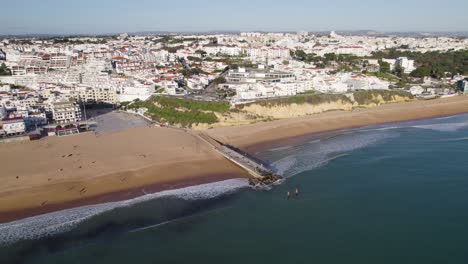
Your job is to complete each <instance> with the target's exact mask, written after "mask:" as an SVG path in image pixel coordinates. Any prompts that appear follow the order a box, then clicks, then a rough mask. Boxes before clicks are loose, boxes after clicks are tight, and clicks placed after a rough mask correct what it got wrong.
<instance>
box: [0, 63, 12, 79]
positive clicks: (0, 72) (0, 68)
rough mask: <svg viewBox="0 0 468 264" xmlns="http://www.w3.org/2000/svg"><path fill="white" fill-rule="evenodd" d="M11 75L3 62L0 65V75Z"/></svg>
mask: <svg viewBox="0 0 468 264" xmlns="http://www.w3.org/2000/svg"><path fill="white" fill-rule="evenodd" d="M5 75H11V71H10V69H8V68H7V66H6V65H5V63H2V65H1V66H0V76H5Z"/></svg>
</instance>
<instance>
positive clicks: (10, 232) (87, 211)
mask: <svg viewBox="0 0 468 264" xmlns="http://www.w3.org/2000/svg"><path fill="white" fill-rule="evenodd" d="M248 186H249V184H248V181H247V180H245V179H231V180H225V181H220V182H214V183H208V184H202V185H197V186H191V187H186V188H181V189H175V190H168V191H162V192H158V193H153V194H147V195H144V196H140V197H137V198H134V199H130V200H126V201H120V202H109V203H102V204H97V205H89V206H82V207H78V208H72V209H67V210H62V211H58V212H53V213H48V214H44V215H39V216H34V217H29V218H25V219H22V220H18V221H13V222H9V223H4V224H0V245H1V244H11V243H15V242H17V241H20V240H27V239H38V238H41V237H45V236H52V235H55V234H59V233H63V232H67V231H70V230H71V229H73V228H74V227H75V226H76V225H78V224H79V223H80V222H82V221H85V220H87V219H89V218H91V217H93V216H96V215H99V214H102V213H104V212H107V211H110V210H113V209H116V208H120V207H126V206H132V205H135V204H137V203H141V202H144V201H148V200H152V199H157V198H164V197H175V198H180V199H184V200H198V199H210V198H215V197H218V196H220V195H223V194H229V193H233V192H235V191H237V190H239V189H242V188H246V187H248Z"/></svg>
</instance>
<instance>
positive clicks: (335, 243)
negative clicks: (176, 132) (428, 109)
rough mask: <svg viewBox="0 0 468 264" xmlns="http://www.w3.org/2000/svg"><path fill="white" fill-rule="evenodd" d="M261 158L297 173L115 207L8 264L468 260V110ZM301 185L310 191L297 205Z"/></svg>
mask: <svg viewBox="0 0 468 264" xmlns="http://www.w3.org/2000/svg"><path fill="white" fill-rule="evenodd" d="M256 155H257V156H258V157H261V158H263V159H265V160H268V161H269V162H271V163H272V164H273V166H274V167H275V168H276V169H277V170H278V171H280V172H281V173H283V174H284V175H286V176H288V179H287V180H286V181H285V182H284V183H283V184H281V185H279V186H275V187H273V188H272V189H270V190H252V189H250V188H241V189H239V190H237V191H235V192H231V193H227V194H223V195H219V196H217V197H216V198H210V199H189V200H187V199H182V198H178V197H172V196H167V197H162V198H159V199H154V200H148V201H145V202H141V203H138V204H135V205H132V206H127V207H124V208H116V209H113V210H112V211H109V212H105V213H102V214H100V215H98V216H95V217H92V218H90V219H88V220H85V221H83V222H80V223H79V224H78V225H77V226H74V227H73V228H72V229H71V230H70V231H68V232H65V233H61V234H57V235H54V236H51V237H48V238H40V239H36V240H30V241H22V242H17V243H15V244H12V245H9V246H3V247H2V248H0V263H135V264H136V263H467V262H468V250H466V249H467V247H468V225H467V223H468V115H460V116H454V117H448V118H439V119H432V120H424V121H415V122H406V123H399V124H388V125H384V126H379V127H368V128H361V129H356V130H350V131H343V132H337V133H333V134H327V135H321V136H314V137H309V138H304V139H303V140H302V141H301V142H299V143H297V144H295V145H292V146H284V147H282V148H276V149H273V150H267V151H263V152H260V153H256ZM296 187H297V188H299V190H300V195H299V197H298V198H297V199H296V198H292V199H290V200H287V199H286V193H287V191H293V190H294V189H295V188H296ZM0 230H1V229H0ZM0 237H1V233H0Z"/></svg>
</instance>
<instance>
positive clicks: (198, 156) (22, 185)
mask: <svg viewBox="0 0 468 264" xmlns="http://www.w3.org/2000/svg"><path fill="white" fill-rule="evenodd" d="M0 160H1V161H2V168H1V169H2V173H1V176H0V180H1V181H2V184H0V222H6V221H11V220H14V219H20V218H24V217H27V216H33V215H37V214H39V213H46V212H51V211H56V210H59V209H65V208H71V207H76V206H81V205H88V204H96V203H102V202H109V201H117V200H126V199H129V198H134V197H136V196H140V195H143V194H144V193H145V192H146V193H151V192H156V191H160V190H167V189H174V188H181V187H186V186H190V185H197V184H202V183H207V182H213V181H220V180H225V179H228V178H241V177H248V175H247V174H246V173H245V172H244V171H243V170H242V169H240V168H238V167H237V166H235V165H233V164H232V163H230V162H229V161H227V160H226V159H225V158H224V157H222V156H221V155H219V154H218V153H216V152H215V151H213V150H212V149H211V147H210V146H209V145H207V144H206V143H204V142H203V141H201V140H199V139H198V138H196V137H194V136H193V135H191V134H189V133H186V132H184V131H181V130H173V129H167V128H156V127H145V128H135V129H129V130H125V131H120V132H115V133H108V134H104V135H99V136H96V135H94V134H93V133H86V134H81V135H75V136H67V137H60V138H58V137H50V138H44V139H42V140H39V141H32V142H17V143H9V144H2V145H0Z"/></svg>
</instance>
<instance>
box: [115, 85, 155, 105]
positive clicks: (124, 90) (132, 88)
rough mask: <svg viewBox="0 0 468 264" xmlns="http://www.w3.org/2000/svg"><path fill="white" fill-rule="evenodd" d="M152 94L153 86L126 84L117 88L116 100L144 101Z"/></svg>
mask: <svg viewBox="0 0 468 264" xmlns="http://www.w3.org/2000/svg"><path fill="white" fill-rule="evenodd" d="M153 92H154V85H147V84H142V83H140V82H138V81H129V82H126V83H125V84H124V85H122V86H121V87H119V88H117V100H118V101H119V102H129V101H134V100H136V99H139V100H142V101H144V100H146V99H148V98H149V97H150V96H151V95H152V94H153Z"/></svg>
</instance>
